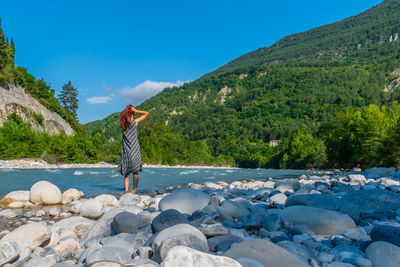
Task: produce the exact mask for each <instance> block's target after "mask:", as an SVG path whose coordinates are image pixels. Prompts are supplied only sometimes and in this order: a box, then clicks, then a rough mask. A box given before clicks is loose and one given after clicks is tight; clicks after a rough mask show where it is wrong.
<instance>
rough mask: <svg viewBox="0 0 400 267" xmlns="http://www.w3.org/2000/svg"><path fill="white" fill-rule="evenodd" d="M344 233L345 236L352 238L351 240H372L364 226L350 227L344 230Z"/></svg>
mask: <svg viewBox="0 0 400 267" xmlns="http://www.w3.org/2000/svg"><path fill="white" fill-rule="evenodd" d="M343 235H344V236H345V237H348V238H350V239H351V240H354V241H357V240H363V241H367V240H370V238H369V236H368V234H367V232H366V231H365V229H364V228H362V227H357V228H354V229H348V230H346V231H344V232H343Z"/></svg>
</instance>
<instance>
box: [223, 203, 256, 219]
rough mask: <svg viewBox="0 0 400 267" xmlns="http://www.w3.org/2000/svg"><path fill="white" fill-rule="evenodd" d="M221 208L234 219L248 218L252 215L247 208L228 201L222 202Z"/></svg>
mask: <svg viewBox="0 0 400 267" xmlns="http://www.w3.org/2000/svg"><path fill="white" fill-rule="evenodd" d="M221 208H222V209H223V210H224V211H225V212H227V213H228V214H229V215H231V216H232V217H233V218H240V217H243V216H244V217H247V216H249V215H250V212H249V210H248V209H247V208H245V207H243V206H242V205H240V204H238V203H236V202H233V201H232V200H228V199H227V200H224V201H222V203H221Z"/></svg>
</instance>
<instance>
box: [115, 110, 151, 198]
mask: <svg viewBox="0 0 400 267" xmlns="http://www.w3.org/2000/svg"><path fill="white" fill-rule="evenodd" d="M136 113H138V114H143V115H142V116H140V117H139V118H137V119H135V120H134V119H133V117H134V116H135V115H136ZM148 115H149V113H148V112H147V111H141V110H137V109H135V108H134V107H133V106H132V105H129V106H127V107H126V108H125V109H124V110H123V111H122V112H121V115H120V116H119V125H120V127H121V128H122V130H123V135H122V146H121V157H120V159H119V164H118V171H119V172H120V173H121V175H122V176H124V184H125V192H132V193H136V191H137V186H138V182H139V172H140V171H142V155H141V154H140V146H139V140H138V137H137V125H138V124H139V123H140V122H141V121H143V120H144V119H146V117H147V116H148ZM131 173H132V174H133V190H129V175H130V174H131Z"/></svg>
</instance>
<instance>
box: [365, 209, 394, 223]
mask: <svg viewBox="0 0 400 267" xmlns="http://www.w3.org/2000/svg"><path fill="white" fill-rule="evenodd" d="M360 217H361V218H363V219H365V218H371V219H375V220H383V219H386V220H387V219H392V218H396V210H395V209H393V208H374V209H368V210H364V211H362V212H361V214H360Z"/></svg>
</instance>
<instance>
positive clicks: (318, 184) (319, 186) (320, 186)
mask: <svg viewBox="0 0 400 267" xmlns="http://www.w3.org/2000/svg"><path fill="white" fill-rule="evenodd" d="M314 187H315V189H317V190H318V191H321V192H325V191H327V190H329V188H330V184H328V183H324V182H315V184H314Z"/></svg>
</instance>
